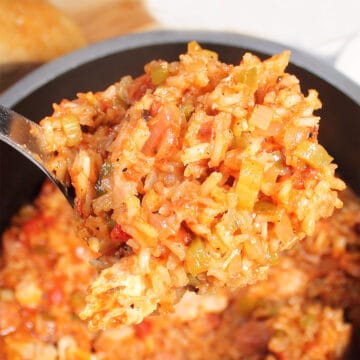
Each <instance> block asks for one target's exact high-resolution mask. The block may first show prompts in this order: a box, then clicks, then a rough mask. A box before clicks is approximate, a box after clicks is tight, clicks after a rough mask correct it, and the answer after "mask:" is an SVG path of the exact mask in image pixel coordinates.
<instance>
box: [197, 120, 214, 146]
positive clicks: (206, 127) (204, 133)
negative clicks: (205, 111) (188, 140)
mask: <svg viewBox="0 0 360 360" xmlns="http://www.w3.org/2000/svg"><path fill="white" fill-rule="evenodd" d="M212 136H213V122H212V121H207V122H205V123H203V124H202V125H201V127H200V129H199V138H200V140H201V141H210V140H211V137H212Z"/></svg>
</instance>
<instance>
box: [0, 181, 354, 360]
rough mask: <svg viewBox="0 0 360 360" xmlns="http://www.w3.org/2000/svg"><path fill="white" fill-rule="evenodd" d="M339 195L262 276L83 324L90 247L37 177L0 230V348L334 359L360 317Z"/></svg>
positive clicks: (64, 354)
mask: <svg viewBox="0 0 360 360" xmlns="http://www.w3.org/2000/svg"><path fill="white" fill-rule="evenodd" d="M343 200H344V208H343V209H341V210H338V211H337V212H336V213H335V214H334V215H333V217H332V218H331V219H329V220H323V221H321V222H320V223H318V224H317V227H316V230H315V234H314V235H313V236H311V237H307V238H306V239H305V240H304V241H302V242H301V243H300V244H298V245H297V246H295V247H294V248H293V249H292V250H291V251H287V252H285V253H284V254H282V255H281V256H280V257H279V259H278V260H277V263H276V264H273V266H272V268H271V269H270V271H269V278H268V279H267V280H265V281H260V282H258V283H256V284H254V285H252V286H248V287H244V288H242V289H239V290H237V291H236V292H234V293H231V292H229V291H225V290H222V291H220V292H218V293H217V294H213V295H203V296H200V295H196V294H195V293H194V292H186V294H185V296H184V297H183V299H182V300H181V301H180V303H178V304H177V305H176V306H175V313H173V314H168V315H165V314H161V315H153V316H151V317H148V318H147V319H145V320H144V321H143V322H142V323H140V324H138V325H127V326H123V327H121V328H117V329H109V330H105V331H98V332H90V331H89V330H88V329H87V326H86V324H85V323H84V322H82V321H81V320H80V319H79V316H78V315H79V313H80V311H81V309H82V307H83V306H84V304H85V294H86V288H87V286H88V285H89V284H90V283H91V281H93V279H94V277H95V276H96V274H95V270H94V268H93V267H92V266H91V265H90V264H89V263H88V260H89V259H91V258H92V256H93V255H92V254H91V252H90V251H89V250H88V249H87V247H86V246H84V243H83V240H82V239H80V238H79V237H77V236H76V232H75V221H74V219H73V216H72V209H71V208H70V207H69V206H68V205H67V204H66V201H65V199H64V198H63V196H62V195H61V194H60V193H59V192H58V190H55V189H54V186H53V185H50V184H46V185H45V187H44V188H43V190H42V192H41V194H40V196H39V198H38V199H37V200H36V202H35V205H34V206H26V207H24V208H23V209H21V210H20V212H19V214H18V215H16V216H15V217H14V219H13V222H12V226H11V227H10V228H9V229H8V230H7V231H6V232H5V234H4V236H3V254H2V258H1V264H2V265H1V269H0V359H4V360H10V359H11V360H12V359H18V360H23V359H24V360H33V359H46V360H52V359H59V360H74V359H81V360H85V359H86V360H89V359H90V358H91V359H92V360H113V359H134V360H137V359H139V360H140V359H149V360H150V359H153V360H155V359H156V360H165V359H172V360H183V359H190V360H192V359H194V360H195V359H196V360H198V359H210V360H215V359H252V360H257V359H259V360H260V359H267V360H275V359H281V360H298V359H299V360H300V359H301V360H303V359H309V360H320V359H341V358H343V356H344V354H345V352H346V349H347V346H348V344H349V342H350V337H351V332H352V329H353V328H355V327H358V326H359V325H360V316H359V314H360V262H359V259H360V251H359V249H360V231H359V229H360V201H359V199H356V198H355V196H354V195H353V194H351V193H350V192H349V191H347V192H346V193H344V195H343ZM24 288H27V291H25V292H24V291H23V289H24ZM39 293H40V294H41V296H40V297H39V296H38V294H39ZM345 312H346V313H347V317H346V318H345ZM348 321H351V323H350V322H348Z"/></svg>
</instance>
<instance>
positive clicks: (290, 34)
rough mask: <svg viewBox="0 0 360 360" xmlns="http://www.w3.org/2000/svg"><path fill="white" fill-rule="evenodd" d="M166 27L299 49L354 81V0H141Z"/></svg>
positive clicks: (357, 48) (359, 74) (359, 71)
mask: <svg viewBox="0 0 360 360" xmlns="http://www.w3.org/2000/svg"><path fill="white" fill-rule="evenodd" d="M146 6H147V8H148V10H149V12H150V13H151V15H152V16H153V17H154V18H155V19H156V20H157V21H158V22H159V23H160V24H161V25H162V26H164V27H166V28H177V29H203V30H226V31H235V32H239V33H242V34H249V35H254V36H257V37H262V38H265V39H269V40H273V41H278V42H281V43H283V44H285V45H286V44H287V45H289V46H292V47H297V48H299V49H304V50H306V51H308V52H309V53H311V54H313V55H317V56H319V57H321V58H323V59H324V60H325V61H327V62H329V63H331V64H333V65H335V66H336V67H337V68H338V69H339V70H340V71H342V72H344V73H345V74H346V75H347V76H348V77H350V78H351V79H352V80H354V81H357V82H358V83H359V84H360V65H358V64H359V58H360V0H342V1H339V0H337V1H335V0H301V1H293V0H250V1H249V0H246V1H244V0H147V1H146Z"/></svg>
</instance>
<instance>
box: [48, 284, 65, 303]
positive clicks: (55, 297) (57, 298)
mask: <svg viewBox="0 0 360 360" xmlns="http://www.w3.org/2000/svg"><path fill="white" fill-rule="evenodd" d="M48 295H49V301H50V302H51V303H52V304H53V305H59V304H61V303H62V301H63V299H64V292H63V290H62V289H61V288H60V287H55V288H53V289H52V290H51V291H50V292H49V294H48Z"/></svg>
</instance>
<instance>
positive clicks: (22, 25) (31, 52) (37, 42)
mask: <svg viewBox="0 0 360 360" xmlns="http://www.w3.org/2000/svg"><path fill="white" fill-rule="evenodd" d="M84 44H85V38H84V36H83V34H82V33H81V31H80V29H79V27H78V26H77V25H76V24H75V23H74V21H72V20H71V19H70V18H69V17H68V16H66V15H65V14H64V13H62V12H61V11H60V10H58V9H57V8H55V7H53V6H52V5H50V4H48V3H47V2H46V1H43V0H0V64H1V65H2V64H13V63H24V62H37V63H38V62H44V61H48V60H50V59H53V58H55V57H57V56H60V55H62V54H65V53H67V52H69V51H71V50H74V49H76V48H78V47H81V46H83V45H84Z"/></svg>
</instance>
